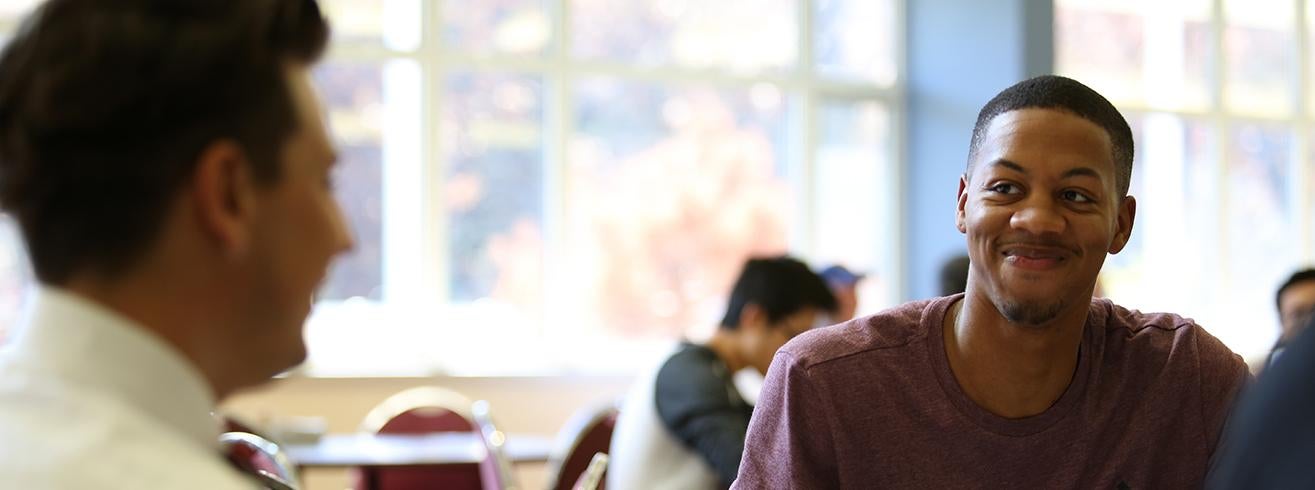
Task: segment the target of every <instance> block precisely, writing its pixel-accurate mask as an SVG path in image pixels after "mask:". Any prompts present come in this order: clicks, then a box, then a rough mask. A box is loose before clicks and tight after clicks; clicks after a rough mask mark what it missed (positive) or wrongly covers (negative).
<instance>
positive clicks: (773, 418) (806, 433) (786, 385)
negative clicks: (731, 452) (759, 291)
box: [732, 350, 841, 489]
mask: <svg viewBox="0 0 1315 490" xmlns="http://www.w3.org/2000/svg"><path fill="white" fill-rule="evenodd" d="M817 389H818V388H817V386H816V385H815V384H814V383H813V382H812V380H811V379H810V378H809V374H808V370H807V369H806V368H805V367H803V366H800V365H799V363H798V362H797V361H796V360H795V359H794V357H793V356H792V355H791V354H790V353H789V352H787V351H785V350H782V351H780V352H777V354H776V357H775V358H774V359H773V360H772V367H771V369H769V370H768V371H767V381H766V383H765V384H764V385H763V391H762V396H761V398H759V400H758V406H757V408H756V409H755V411H754V414H753V421H752V422H751V423H750V424H749V434H748V439H747V441H746V442H745V449H746V450H745V453H744V459H743V461H742V462H741V463H740V474H739V478H738V479H737V480H735V484H734V485H732V488H743V489H749V488H753V489H758V488H840V486H841V485H840V481H839V480H838V479H837V475H838V473H837V461H836V454H835V450H834V446H833V444H832V436H831V434H832V431H831V429H832V427H834V426H835V420H832V419H833V417H834V415H833V414H832V413H831V411H830V410H829V409H828V407H826V406H825V405H824V404H822V403H820V400H823V398H822V397H821V396H819V393H818V392H817Z"/></svg>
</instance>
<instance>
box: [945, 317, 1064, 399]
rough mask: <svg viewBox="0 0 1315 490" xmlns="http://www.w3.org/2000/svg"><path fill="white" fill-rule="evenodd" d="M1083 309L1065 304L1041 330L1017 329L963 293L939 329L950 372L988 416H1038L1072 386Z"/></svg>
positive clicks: (1020, 326)
mask: <svg viewBox="0 0 1315 490" xmlns="http://www.w3.org/2000/svg"><path fill="white" fill-rule="evenodd" d="M1088 310H1089V307H1088V305H1087V304H1086V303H1083V304H1080V305H1069V307H1068V308H1067V311H1064V312H1061V313H1060V315H1059V316H1057V317H1056V318H1055V319H1054V320H1052V321H1051V322H1049V323H1048V324H1046V325H1019V324H1015V323H1012V322H1010V321H1009V320H1007V319H1005V318H1004V317H1003V316H1002V315H1001V314H1000V312H999V311H998V310H996V308H995V305H994V304H992V303H991V302H990V300H989V299H987V298H986V297H985V296H978V295H974V294H973V292H972V291H969V292H968V293H967V294H965V295H964V298H963V299H962V300H961V301H959V302H957V303H956V304H954V305H952V306H951V307H950V309H949V311H948V312H947V314H946V316H945V322H944V324H943V326H942V328H943V329H944V334H945V335H944V338H945V354H946V356H947V357H948V358H949V361H950V369H951V371H953V373H954V377H955V379H956V380H957V381H958V382H959V386H960V387H961V388H963V391H964V393H966V394H967V395H968V397H969V398H971V399H972V400H973V401H974V402H976V403H977V405H979V406H981V407H982V408H985V409H986V410H988V411H990V412H991V413H994V414H996V415H999V416H1001V417H1005V418H1023V417H1030V416H1033V415H1038V414H1040V413H1042V412H1045V411H1046V410H1047V409H1049V408H1050V407H1051V406H1052V405H1054V404H1055V402H1056V401H1058V400H1059V398H1060V396H1062V395H1063V394H1064V391H1065V390H1067V389H1068V386H1069V384H1070V383H1071V382H1072V381H1073V376H1074V371H1075V370H1076V369H1077V363H1078V350H1079V347H1080V345H1081V343H1082V334H1083V327H1084V325H1085V324H1086V318H1087V312H1088Z"/></svg>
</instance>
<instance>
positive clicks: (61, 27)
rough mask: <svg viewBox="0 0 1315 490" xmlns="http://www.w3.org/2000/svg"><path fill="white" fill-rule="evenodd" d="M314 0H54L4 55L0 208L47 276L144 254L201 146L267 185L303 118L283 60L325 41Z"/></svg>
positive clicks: (300, 58)
mask: <svg viewBox="0 0 1315 490" xmlns="http://www.w3.org/2000/svg"><path fill="white" fill-rule="evenodd" d="M328 30H329V27H328V24H327V22H326V21H325V20H324V17H323V15H322V14H321V12H320V9H319V6H318V5H317V4H316V3H315V1H314V0H49V1H47V2H46V3H44V4H43V5H41V6H40V7H39V8H37V9H36V10H35V11H34V12H33V13H32V15H30V16H29V17H28V18H27V19H26V20H25V21H24V22H23V24H22V25H21V26H20V28H19V30H18V32H17V33H16V36H15V37H14V38H13V39H11V40H10V42H9V44H8V45H7V46H6V47H5V49H4V52H3V53H2V54H0V74H3V76H0V208H3V209H4V210H5V211H7V212H9V213H12V214H13V215H14V217H15V218H16V219H17V221H18V223H19V225H20V228H21V229H22V233H23V237H24V239H25V241H26V242H27V249H28V251H29V255H30V257H31V259H32V266H33V270H34V272H35V273H36V276H37V278H38V279H39V280H41V281H42V282H44V283H47V284H53V285H61V284H63V283H64V282H66V281H67V280H68V279H70V278H71V277H72V276H73V275H74V274H78V273H88V274H94V275H97V276H99V277H109V278H112V277H116V276H117V275H119V274H121V273H123V272H125V271H126V270H128V269H129V268H130V267H131V266H132V265H133V264H135V263H136V261H138V260H139V259H141V257H142V255H143V254H144V253H145V252H146V249H147V247H148V246H149V245H150V244H151V243H152V242H153V241H154V240H155V239H156V237H157V235H158V234H159V232H160V229H161V226H162V224H163V220H164V217H165V213H166V212H167V210H168V209H169V208H170V202H171V201H172V200H173V199H174V198H175V197H176V196H177V195H178V194H179V192H180V191H181V189H182V188H183V187H184V185H186V179H187V178H188V177H189V176H190V175H192V173H193V171H194V166H195V163H196V160H197V158H198V157H199V155H200V154H201V152H202V151H203V150H204V149H205V148H206V147H207V146H209V145H210V144H212V143H214V142H216V141H224V140H227V141H233V142H235V143H236V144H238V145H239V146H240V147H241V149H242V151H243V152H244V155H245V158H246V160H247V161H248V162H250V165H251V172H252V175H253V177H254V178H255V179H256V182H257V183H258V184H259V185H265V186H267V185H272V184H274V183H276V182H277V181H278V179H279V177H280V175H279V174H280V169H279V165H280V161H281V158H280V155H281V153H282V149H283V144H284V143H285V142H286V140H287V139H288V137H289V136H291V135H292V134H293V132H294V131H295V130H297V128H298V123H299V121H298V116H297V112H296V110H297V109H296V105H295V102H294V101H293V99H292V93H291V87H290V86H289V84H288V80H287V75H286V73H287V67H288V66H296V65H309V64H311V63H313V62H315V61H316V60H318V58H319V57H320V55H321V54H322V53H323V51H324V48H325V45H326V44H327V42H328V36H329V32H328Z"/></svg>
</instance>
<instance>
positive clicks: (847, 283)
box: [818, 265, 867, 323]
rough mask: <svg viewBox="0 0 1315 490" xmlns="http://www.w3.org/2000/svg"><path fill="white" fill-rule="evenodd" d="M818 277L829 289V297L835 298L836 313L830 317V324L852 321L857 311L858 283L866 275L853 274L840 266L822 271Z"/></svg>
mask: <svg viewBox="0 0 1315 490" xmlns="http://www.w3.org/2000/svg"><path fill="white" fill-rule="evenodd" d="M818 275H819V276H822V280H824V281H826V286H827V287H829V288H831V295H833V296H835V297H836V312H835V313H834V314H832V315H831V323H841V322H847V321H849V320H852V319H853V318H854V313H855V311H857V310H858V283H859V282H860V281H862V280H863V278H865V277H867V275H866V274H861V273H855V272H853V271H850V270H849V269H846V268H845V266H842V265H833V266H830V267H827V268H825V269H822V272H819V273H818Z"/></svg>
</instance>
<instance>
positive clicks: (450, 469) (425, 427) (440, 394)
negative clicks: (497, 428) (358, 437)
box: [355, 387, 483, 490]
mask: <svg viewBox="0 0 1315 490" xmlns="http://www.w3.org/2000/svg"><path fill="white" fill-rule="evenodd" d="M361 429H362V430H363V431H367V432H376V433H379V434H430V433H435V432H475V431H476V430H477V426H476V425H475V423H474V421H473V420H472V418H471V416H470V402H469V400H467V399H466V398H465V397H462V396H461V395H458V394H456V393H453V392H450V391H447V390H442V389H439V388H430V387H425V388H414V389H411V390H406V391H403V392H401V393H398V394H396V395H393V396H392V397H389V398H388V399H387V400H384V402H382V403H380V404H379V406H378V407H375V409H374V410H372V411H371V412H370V414H369V415H367V416H366V419H365V421H364V422H363V423H362V425H361ZM355 480H356V485H355V488H356V489H358V490H428V489H433V488H442V489H452V490H481V489H482V488H483V480H482V479H481V477H480V465H479V464H478V463H470V464H454V465H441V466H406V467H387V468H385V467H364V468H359V469H357V470H356V477H355Z"/></svg>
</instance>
